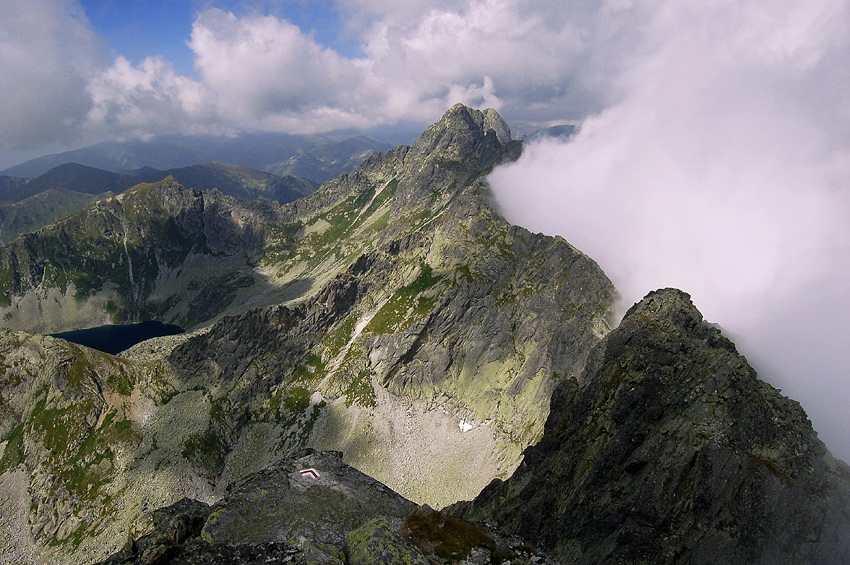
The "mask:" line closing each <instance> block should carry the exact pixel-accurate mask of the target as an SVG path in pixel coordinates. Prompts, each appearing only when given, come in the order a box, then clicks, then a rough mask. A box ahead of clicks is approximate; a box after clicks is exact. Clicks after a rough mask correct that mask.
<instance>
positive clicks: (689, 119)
mask: <svg viewBox="0 0 850 565" xmlns="http://www.w3.org/2000/svg"><path fill="white" fill-rule="evenodd" d="M847 61H850V0H818V1H816V2H800V1H799V0H757V1H751V2H741V1H740V0H653V1H638V0H452V1H448V0H407V1H404V2H398V1H393V0H320V1H308V0H266V1H262V0H187V1H179V0H173V1H165V0H162V1H159V0H139V1H136V2H132V1H128V0H120V1H119V0H85V1H81V0H29V1H28V2H27V3H26V4H24V3H21V2H19V1H17V0H0V77H3V80H0V100H2V104H0V168H2V167H5V166H10V165H13V164H16V163H17V162H20V161H22V160H24V159H25V158H30V157H34V156H38V155H42V154H46V153H50V152H55V151H59V150H63V149H69V148H75V147H80V146H83V145H86V144H90V143H94V142H97V141H102V140H107V139H126V138H132V137H142V138H145V137H150V136H152V135H157V134H163V133H182V134H224V135H229V134H234V133H238V132H256V131H272V132H289V133H317V132H324V131H328V130H333V129H343V128H362V129H368V128H373V127H377V126H382V127H392V126H394V125H399V124H407V125H409V124H421V125H422V126H423V127H424V126H425V125H427V124H429V123H431V122H433V121H435V120H437V119H438V118H439V117H440V116H441V115H442V114H443V113H444V112H445V110H446V109H448V108H449V107H450V106H451V105H453V104H454V103H456V102H462V103H465V104H468V105H472V106H476V107H481V108H485V107H493V108H495V109H496V110H498V111H499V112H500V113H501V114H502V116H503V117H504V118H505V119H506V120H507V121H508V123H509V124H510V123H519V122H530V123H536V124H539V125H541V126H544V125H552V124H558V123H563V122H566V121H573V120H579V121H580V123H581V130H580V132H579V133H578V134H577V135H576V136H575V137H574V138H573V139H572V140H571V141H570V142H569V143H562V142H553V141H548V142H541V143H537V144H534V145H531V146H529V147H527V148H526V151H525V152H524V154H523V157H522V158H521V159H520V161H519V162H517V163H516V164H514V165H510V166H504V167H501V168H499V169H497V170H496V171H495V172H494V173H493V174H492V175H491V176H490V177H489V178H490V181H491V183H492V186H493V189H494V192H495V194H496V197H497V200H498V202H499V205H500V206H501V209H502V211H503V212H504V214H505V215H506V217H508V219H510V220H512V221H514V222H516V223H519V224H520V225H523V226H525V227H527V228H529V229H532V230H534V231H541V232H544V233H549V234H559V235H562V236H563V237H565V238H566V239H567V240H568V241H570V242H571V243H573V244H574V245H576V246H577V247H578V248H579V249H581V250H583V251H585V252H587V253H588V254H589V255H590V256H591V257H593V258H594V259H596V260H597V261H598V262H599V263H600V265H601V266H602V267H603V269H604V270H605V271H606V273H607V274H608V275H609V276H610V277H611V278H612V280H613V281H614V282H615V284H616V285H617V287H618V289H619V290H620V292H621V294H622V304H623V308H625V307H627V306H628V305H630V304H632V303H634V302H635V301H637V300H639V299H640V298H641V297H642V296H643V295H645V294H646V293H647V292H649V291H650V290H653V289H655V288H659V287H664V286H676V287H679V288H682V289H683V290H685V291H687V292H689V293H691V295H692V296H693V298H694V302H695V303H696V305H697V307H699V308H700V309H701V310H702V311H703V313H704V314H705V315H706V317H707V318H708V319H709V320H710V321H712V322H715V323H718V324H720V325H721V326H722V327H723V328H724V329H725V330H726V331H727V332H729V333H730V334H731V335H732V336H733V337H734V339H735V341H736V343H737V344H738V346H739V349H740V350H741V351H742V352H743V353H745V354H746V355H747V357H748V358H749V359H750V361H751V362H752V363H753V364H754V365H755V366H756V368H757V369H758V370H759V373H760V375H761V376H762V377H763V378H765V379H766V380H768V381H769V382H771V383H773V384H774V385H776V386H778V387H780V388H782V389H783V391H784V392H785V393H786V394H788V395H790V396H791V397H793V398H795V399H797V400H799V401H801V402H802V404H803V407H804V408H805V409H806V410H807V411H808V412H809V415H810V416H811V418H812V420H813V422H814V424H815V426H816V429H817V430H818V431H819V433H820V436H821V437H822V438H823V439H824V440H825V441H826V443H827V445H828V446H829V447H830V448H831V449H832V450H833V451H835V452H836V453H838V454H839V455H840V456H842V457H843V458H845V459H846V460H850V433H848V432H847V431H846V430H850V421H848V420H850V410H848V405H850V375H848V373H847V370H846V368H847V367H850V347H848V337H850V330H848V324H847V322H846V321H847V320H850V298H848V292H847V289H846V286H847V281H848V280H850V253H848V252H850V249H848V246H850V202H849V201H848V199H850V192H848V190H850V187H848V182H850V65H848V64H847Z"/></svg>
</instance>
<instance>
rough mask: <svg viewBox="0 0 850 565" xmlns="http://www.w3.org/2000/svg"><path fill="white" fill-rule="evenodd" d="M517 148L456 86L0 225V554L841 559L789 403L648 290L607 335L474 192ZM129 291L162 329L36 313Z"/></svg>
mask: <svg viewBox="0 0 850 565" xmlns="http://www.w3.org/2000/svg"><path fill="white" fill-rule="evenodd" d="M521 151H522V144H521V143H520V142H517V141H514V140H512V138H511V133H510V129H509V127H508V126H507V124H506V123H505V122H504V121H503V120H502V118H501V117H500V116H499V115H498V113H496V112H495V111H494V110H485V111H483V112H482V111H478V110H474V109H471V108H467V107H465V106H463V105H456V106H454V107H452V108H451V109H450V110H449V111H448V112H446V114H445V115H444V116H443V117H442V118H441V119H440V120H439V121H438V122H436V123H435V124H434V125H432V126H431V127H429V128H428V129H427V130H426V131H425V132H424V133H423V134H422V135H421V136H420V138H419V139H418V140H417V141H416V142H415V143H414V144H413V145H411V146H401V147H398V148H396V149H393V150H391V151H389V152H387V153H386V154H375V155H372V156H371V157H369V158H368V159H367V160H366V161H365V162H363V164H362V165H361V166H360V167H359V168H357V169H356V170H355V171H353V172H351V173H348V174H344V175H342V176H340V177H339V178H337V179H335V180H332V181H329V182H327V183H325V184H324V185H322V186H321V187H320V188H319V189H318V190H317V191H316V192H315V193H313V194H311V195H309V196H306V197H304V198H301V199H299V200H296V201H294V202H291V203H288V204H280V203H276V202H259V201H242V200H238V199H236V198H233V197H230V196H226V195H224V194H221V193H219V192H217V191H214V190H208V191H200V190H196V189H195V188H193V187H190V186H189V187H187V186H184V185H182V184H180V183H179V182H177V181H176V180H175V179H174V178H167V179H165V180H162V181H158V182H155V183H148V184H142V185H138V186H135V187H132V188H130V189H129V190H126V191H124V192H122V193H121V194H119V195H117V196H108V197H106V198H103V199H99V200H97V201H96V202H94V203H92V204H91V205H89V206H88V207H86V208H84V209H83V210H80V211H79V212H77V213H76V214H74V215H72V216H70V217H68V218H65V219H63V220H61V221H59V222H56V223H54V224H51V225H49V226H46V227H44V228H42V229H40V230H38V231H37V232H35V233H30V234H25V235H22V236H19V237H17V238H15V239H14V240H13V241H11V242H10V243H8V244H7V245H3V246H0V316H2V320H3V327H2V328H0V492H2V493H3V496H2V497H0V562H14V563H97V562H103V561H104V560H107V559H108V560H109V562H111V563H214V562H218V563H221V562H242V563H252V562H257V563H259V562H263V563H287V562H293V563H308V562H309V563H314V562H316V563H346V564H348V563H399V562H409V563H425V562H427V563H451V562H465V563H502V562H507V561H510V562H511V563H540V562H551V561H547V560H549V559H554V560H555V561H557V562H573V561H577V562H587V563H591V562H597V561H599V562H605V561H607V562H641V561H642V562H662V563H664V562H669V563H674V562H676V563H680V562H681V563H684V562H717V561H721V562H742V561H754V562H764V563H767V562H795V561H796V562H805V561H814V562H830V560H831V561H833V562H835V561H838V562H840V561H841V560H842V559H845V560H846V559H848V549H847V548H848V542H847V532H848V531H850V530H848V527H847V526H848V500H850V496H848V492H850V491H848V486H847V485H848V470H847V467H846V466H845V465H844V464H843V463H841V462H839V461H836V460H834V459H833V458H832V457H831V456H830V455H829V454H828V453H827V451H826V449H825V448H824V446H823V445H822V444H821V443H820V442H819V441H818V440H817V437H816V435H815V433H814V432H813V431H812V429H811V425H810V424H809V422H808V420H807V419H806V416H805V414H804V413H803V411H802V410H801V409H800V407H799V405H797V404H796V403H794V402H793V401H790V400H788V399H786V398H784V397H782V396H781V395H780V394H779V393H778V392H777V391H775V390H773V389H772V388H771V387H770V386H768V385H767V384H765V383H763V382H762V381H760V380H758V378H757V377H756V375H755V373H754V372H753V370H752V369H751V368H750V367H749V366H748V365H747V363H746V360H745V359H744V358H743V357H741V356H740V355H738V354H737V352H736V351H735V347H734V346H733V345H732V343H731V342H729V341H728V340H727V339H726V338H724V337H723V336H722V335H721V334H720V333H719V331H718V330H717V329H716V328H714V327H712V326H710V325H709V324H706V323H705V322H704V321H703V320H702V318H701V316H700V314H699V312H698V311H697V310H696V309H695V308H694V307H693V305H692V304H691V303H690V301H689V299H688V298H687V296H686V295H684V294H683V293H680V292H678V291H672V290H666V291H661V292H658V293H654V294H651V295H650V296H649V297H647V298H646V299H645V300H644V301H642V302H641V303H640V304H638V305H636V306H635V307H634V308H632V310H630V311H629V313H628V314H627V316H626V317H625V318H624V320H623V322H622V323H621V324H620V326H619V327H618V328H617V329H616V330H614V331H612V330H611V328H612V325H613V324H612V322H613V320H612V313H613V310H614V305H615V302H616V299H617V294H616V291H615V289H614V287H613V285H612V284H611V282H610V281H609V280H608V278H607V277H606V276H605V274H604V273H603V272H602V270H601V269H600V268H599V266H598V265H597V264H596V263H595V262H594V261H593V260H592V259H591V258H589V257H587V256H586V255H584V254H583V253H581V252H580V251H579V250H577V249H575V248H574V247H572V246H571V245H570V244H569V243H567V242H566V241H564V240H563V239H562V238H559V237H548V236H545V235H542V234H533V233H530V232H528V231H527V230H524V229H522V228H520V227H517V226H512V225H510V224H509V223H508V222H507V221H505V219H504V218H502V216H501V215H500V214H499V212H498V210H497V209H496V207H495V205H494V203H493V201H492V196H491V193H490V190H489V187H488V185H487V182H486V177H487V174H488V173H489V172H490V171H491V170H492V169H493V167H495V166H497V165H499V164H501V163H505V162H509V161H511V160H513V159H516V158H517V156H518V155H519V154H520V153H521ZM517 189H518V190H520V189H521V187H518V188H517ZM146 318H154V319H157V320H159V321H162V322H166V323H176V324H179V325H181V326H182V327H183V328H186V329H187V330H188V331H187V333H185V334H181V335H174V336H167V337H160V338H155V339H152V340H149V341H145V342H142V343H140V344H137V345H136V346H134V347H132V348H131V349H129V350H126V351H123V352H121V353H119V354H118V355H117V356H113V355H109V354H106V353H102V352H99V351H95V350H92V349H88V348H86V347H82V346H79V345H74V344H72V343H68V342H67V341H64V340H62V339H56V338H52V337H47V336H44V335H41V334H42V333H44V332H48V331H49V332H55V331H61V330H68V329H76V328H81V327H85V326H93V325H99V324H104V323H130V322H137V321H141V320H143V319H146ZM550 400H551V404H550ZM547 418H548V419H547ZM305 450H307V451H305ZM494 480H495V482H493V481H494ZM488 485H489V486H488ZM485 487H486V488H485ZM482 489H484V490H483V492H482ZM479 493H481V494H480V495H479ZM461 500H463V501H467V502H464V503H459V504H457V505H454V506H450V505H452V503H456V502H457V501H461ZM446 507H449V509H448V510H447V509H446ZM432 508H435V509H437V510H432ZM488 524H489V525H488ZM544 552H545V553H546V554H548V555H550V557H546V555H544Z"/></svg>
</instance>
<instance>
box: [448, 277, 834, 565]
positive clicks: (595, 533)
mask: <svg viewBox="0 0 850 565" xmlns="http://www.w3.org/2000/svg"><path fill="white" fill-rule="evenodd" d="M454 510H455V512H456V513H457V514H458V515H461V516H464V517H467V518H475V519H483V520H487V521H490V522H492V523H494V524H496V525H498V526H500V527H502V528H505V529H507V530H508V531H511V532H514V533H517V534H520V535H522V536H524V537H525V538H526V539H528V540H529V541H531V542H532V543H537V544H538V545H539V546H540V547H541V548H543V549H545V550H547V551H549V552H551V553H552V554H553V556H555V557H557V558H559V559H560V560H563V561H564V562H577V563H602V562H606V563H615V562H616V563H619V562H647V563H733V562H735V563H738V562H747V563H846V562H848V561H850V470H849V469H848V467H847V466H846V465H845V464H843V463H842V462H840V461H836V460H835V459H833V458H832V457H831V456H830V455H829V454H828V453H827V451H826V449H825V448H824V445H823V444H822V443H821V442H820V441H819V440H818V439H817V436H816V434H815V433H814V431H813V430H812V427H811V424H810V422H809V420H808V419H807V417H806V415H805V413H804V412H803V410H802V409H801V408H800V406H799V405H798V404H797V403H796V402H794V401H792V400H789V399H788V398H785V397H784V396H782V395H781V394H780V393H779V391H777V390H776V389H774V388H772V387H771V386H770V385H768V384H766V383H764V382H763V381H760V380H758V379H757V378H756V374H755V372H754V371H753V369H752V368H751V367H750V366H749V365H748V364H747V362H746V360H745V359H744V358H743V357H742V356H740V355H739V354H738V353H737V352H736V350H735V347H734V345H733V344H732V343H731V342H730V341H729V340H727V339H726V338H725V337H723V336H722V335H721V334H720V332H719V330H717V329H716V328H715V327H712V326H711V325H710V324H707V323H706V322H705V321H704V320H703V319H702V316H701V315H700V313H699V312H698V311H697V310H696V308H695V307H694V306H693V304H692V303H691V302H690V299H689V296H688V295H686V294H684V293H682V292H680V291H676V290H670V289H668V290H663V291H658V292H654V293H650V294H649V295H648V296H647V297H646V298H645V299H644V300H642V301H641V302H640V303H638V304H637V305H635V306H634V307H632V309H631V310H629V312H628V313H627V314H626V316H625V318H624V319H623V321H622V323H621V324H620V326H619V327H618V328H617V329H616V330H614V331H612V332H611V333H610V334H609V335H608V336H607V337H606V338H605V339H604V340H603V341H602V342H601V343H600V344H598V345H597V346H596V347H595V348H594V350H593V351H592V353H591V355H590V358H589V360H588V364H587V368H586V369H585V372H584V375H583V378H582V379H581V380H567V381H564V382H562V383H561V384H560V385H559V387H558V388H557V389H556V391H555V393H554V395H553V397H552V405H551V412H550V415H549V418H548V420H547V422H546V426H545V431H544V436H543V439H542V440H541V442H540V443H538V444H537V445H535V446H534V447H531V448H529V449H528V450H527V451H526V453H525V458H524V460H523V462H522V464H521V465H520V467H519V468H518V469H517V471H516V473H515V474H514V475H513V477H511V478H510V479H509V480H507V481H505V482H501V481H494V483H493V484H491V485H490V486H488V488H487V489H485V490H484V491H483V492H482V493H481V494H480V495H479V496H478V497H477V498H476V499H475V500H474V501H473V502H471V503H463V504H460V505H458V506H457V507H456V508H455V509H454Z"/></svg>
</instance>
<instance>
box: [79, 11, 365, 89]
mask: <svg viewBox="0 0 850 565" xmlns="http://www.w3.org/2000/svg"><path fill="white" fill-rule="evenodd" d="M81 3H82V6H83V8H84V9H85V13H86V16H88V18H89V20H90V21H91V24H92V27H93V28H94V30H95V31H96V32H97V33H98V34H100V35H102V36H103V37H104V38H105V39H106V40H107V41H108V43H109V48H110V52H111V53H112V54H113V55H123V56H125V57H127V58H128V59H129V60H130V61H131V62H133V63H134V64H138V63H139V62H141V61H142V59H144V58H145V57H149V56H157V55H159V56H162V57H164V58H166V59H168V60H169V61H171V62H172V63H173V64H174V66H175V67H176V68H177V70H179V71H180V72H181V73H184V74H189V75H191V74H193V73H194V69H193V55H192V51H191V49H190V48H189V47H188V45H187V41H188V38H189V36H190V34H191V32H192V20H193V19H194V17H195V14H196V13H197V12H198V11H200V10H206V9H210V8H218V9H221V10H225V11H229V12H233V13H235V14H237V15H247V14H264V15H274V16H276V17H279V18H282V19H286V20H288V21H291V22H292V23H294V24H295V25H297V26H298V27H299V28H301V29H302V30H304V31H305V32H306V33H309V34H311V35H312V36H313V37H315V38H316V40H317V41H318V42H320V43H321V44H323V45H327V46H329V47H332V48H333V49H335V50H337V51H339V52H341V53H345V54H347V55H354V54H356V53H357V49H358V45H357V42H356V41H355V40H353V38H347V37H346V36H345V34H344V33H343V25H342V21H341V13H340V10H339V8H338V6H337V5H336V3H335V2H333V1H332V0H288V1H277V2H244V1H239V0H220V1H214V0H208V1H201V0H189V1H187V0H171V1H168V0H132V1H127V0H81Z"/></svg>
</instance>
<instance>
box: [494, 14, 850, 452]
mask: <svg viewBox="0 0 850 565" xmlns="http://www.w3.org/2000/svg"><path fill="white" fill-rule="evenodd" d="M758 4H759V6H752V5H748V6H746V7H742V6H740V5H739V4H738V3H734V2H724V1H718V2H711V3H704V2H699V3H697V2H672V1H671V2H666V3H659V4H658V8H657V10H656V12H655V13H654V15H653V16H652V17H651V18H650V19H649V20H648V21H647V22H646V23H643V24H642V25H643V27H642V34H643V36H642V37H643V39H642V46H643V47H642V49H641V50H640V51H641V52H645V53H646V56H644V57H643V58H642V59H641V60H640V61H638V62H637V63H636V64H635V65H633V66H632V67H631V68H630V69H629V70H627V71H625V72H624V73H622V74H621V75H620V76H618V77H616V78H615V79H613V80H612V82H611V84H610V88H611V90H612V91H613V92H615V93H617V95H618V96H619V102H618V103H616V104H614V105H612V106H610V107H608V108H607V109H606V110H604V111H602V112H600V113H599V114H597V115H595V116H593V117H591V118H588V119H587V120H586V121H585V122H584V124H583V126H582V129H581V131H580V133H579V134H577V135H576V136H575V137H574V138H573V139H572V140H571V141H569V142H566V143H565V142H556V141H548V142H540V143H536V144H532V145H529V146H527V147H526V149H525V152H524V154H523V156H522V158H521V159H520V160H519V161H518V162H517V163H514V164H511V165H507V166H503V167H500V168H498V169H497V170H495V171H494V172H493V173H492V175H491V176H490V182H491V184H492V186H493V190H494V192H495V194H496V197H497V199H498V201H499V203H500V205H501V206H502V209H503V212H504V214H505V215H506V217H507V218H508V219H509V220H510V221H512V222H514V223H518V224H520V225H522V226H525V227H527V228H529V229H531V230H533V231H542V232H545V233H549V234H560V235H562V236H563V237H564V238H566V239H567V240H568V241H569V242H570V243H572V244H573V245H575V246H576V247H578V248H579V249H581V250H582V251H584V252H585V253H587V254H588V255H590V256H591V257H592V258H594V259H595V260H596V261H598V262H599V263H600V265H601V266H602V268H603V269H604V270H605V272H606V273H607V274H608V275H609V276H610V277H611V278H612V280H613V281H614V283H615V284H616V286H617V288H618V289H619V291H620V292H621V294H622V297H623V309H625V308H626V307H628V306H630V305H631V304H632V303H634V302H636V301H638V300H640V299H641V298H642V297H643V296H644V295H645V294H646V293H647V292H648V291H650V290H653V289H656V288H660V287H666V286H672V287H677V288H681V289H682V290H685V291H686V292H688V293H690V294H691V295H692V297H693V300H694V303H695V304H696V305H697V307H698V308H699V309H700V310H701V311H702V312H703V314H704V315H705V317H706V318H707V319H708V320H709V321H712V322H716V323H719V324H720V325H721V326H723V327H724V329H725V330H726V331H727V333H728V334H729V335H731V336H732V337H733V338H734V339H735V341H736V343H737V345H738V348H739V350H740V351H741V352H742V353H744V354H745V355H747V357H748V358H749V360H750V361H751V363H752V364H753V365H754V366H755V368H756V369H757V370H758V371H759V374H760V376H761V377H762V378H763V379H765V380H767V381H768V382H770V383H771V384H773V385H774V386H777V387H779V388H781V389H782V390H783V392H784V393H785V394H786V395H788V396H790V397H792V398H794V399H796V400H799V401H800V402H801V403H802V405H803V407H804V408H805V409H806V411H807V412H808V414H809V416H810V418H811V419H812V421H813V423H814V426H815V429H816V430H817V431H818V432H819V435H820V437H821V439H823V440H824V441H825V443H826V444H827V447H829V448H830V450H831V451H833V453H834V454H836V455H837V456H839V457H841V458H843V459H845V460H848V461H850V433H848V431H847V430H850V410H848V405H850V374H848V367H850V347H848V345H850V340H848V337H850V330H848V323H847V320H848V319H850V298H848V289H847V286H848V280H850V249H848V247H850V65H847V63H846V62H847V61H850V7H848V6H850V3H848V2H846V1H836V2H819V3H817V5H814V4H815V3H797V2H791V1H788V2H784V1H776V2H764V3H758ZM636 25H637V22H636Z"/></svg>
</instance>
